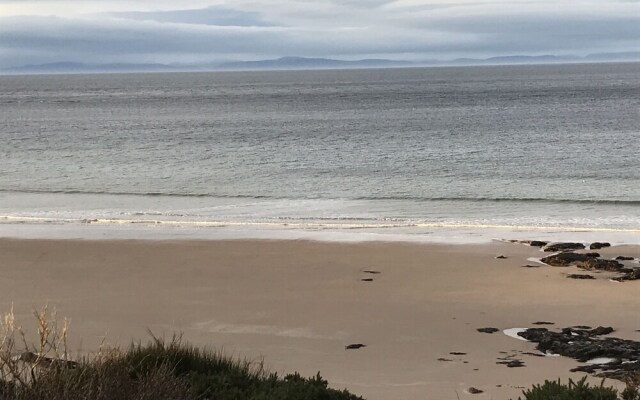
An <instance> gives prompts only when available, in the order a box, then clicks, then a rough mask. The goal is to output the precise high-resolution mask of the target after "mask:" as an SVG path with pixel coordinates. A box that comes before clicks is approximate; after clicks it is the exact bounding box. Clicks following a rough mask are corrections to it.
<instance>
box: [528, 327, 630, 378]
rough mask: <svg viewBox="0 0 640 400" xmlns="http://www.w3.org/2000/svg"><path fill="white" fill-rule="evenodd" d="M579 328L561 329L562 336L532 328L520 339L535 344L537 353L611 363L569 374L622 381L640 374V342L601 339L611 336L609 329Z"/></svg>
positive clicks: (582, 367)
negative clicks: (607, 360) (591, 374)
mask: <svg viewBox="0 0 640 400" xmlns="http://www.w3.org/2000/svg"><path fill="white" fill-rule="evenodd" d="M580 328H583V327H578V328H576V327H571V328H564V329H562V331H561V332H551V331H549V330H547V329H545V328H532V329H528V330H526V331H524V332H521V333H520V334H519V335H520V336H522V337H523V338H525V339H527V340H529V341H532V342H535V343H537V346H536V347H537V349H538V350H540V351H541V352H544V353H546V352H550V353H555V354H560V355H563V356H566V357H571V358H573V359H575V360H577V361H580V362H587V361H589V360H592V359H594V358H609V359H612V360H613V361H611V362H608V363H602V364H590V365H584V366H579V367H577V368H574V369H573V370H572V371H580V372H589V373H595V372H598V375H599V376H602V377H606V378H613V379H621V380H623V379H625V378H626V377H629V376H632V375H635V374H638V373H640V342H638V341H634V340H626V339H620V338H615V337H602V336H603V335H608V334H610V333H612V332H614V330H613V328H611V327H602V326H599V327H597V328H595V329H580Z"/></svg>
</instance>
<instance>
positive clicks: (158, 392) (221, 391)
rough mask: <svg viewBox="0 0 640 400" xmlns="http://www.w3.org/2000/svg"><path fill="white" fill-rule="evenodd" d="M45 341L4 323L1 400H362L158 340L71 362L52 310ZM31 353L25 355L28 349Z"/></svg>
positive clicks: (41, 329) (45, 319)
mask: <svg viewBox="0 0 640 400" xmlns="http://www.w3.org/2000/svg"><path fill="white" fill-rule="evenodd" d="M36 317H37V322H38V336H39V337H38V340H37V344H36V345H35V346H29V345H28V342H27V340H26V339H25V335H24V334H23V332H22V329H21V328H20V327H19V326H17V324H16V322H15V319H14V318H13V314H12V313H9V314H7V315H6V316H5V318H4V320H3V322H2V329H3V332H2V336H0V399H2V400H14V399H15V400H36V399H37V400H44V399H48V400H75V399H78V400H80V399H83V400H85V399H87V400H88V399H91V400H152V399H154V400H155V399H163V400H183V399H184V400H187V399H190V400H191V399H216V400H227V399H229V400H231V399H233V400H242V399H251V400H267V399H275V400H289V399H290V400H294V399H295V400H358V399H361V397H358V396H355V395H353V394H351V393H349V392H347V391H346V390H344V391H339V390H335V389H331V388H329V387H328V386H327V381H326V380H324V379H322V377H321V376H320V374H318V375H316V376H315V377H311V378H304V377H302V376H300V375H299V374H297V373H295V374H290V375H286V376H284V377H280V376H278V375H277V374H275V373H269V372H267V371H266V370H265V369H264V368H263V366H262V364H261V363H251V362H247V361H238V360H234V359H232V358H229V357H226V356H224V355H222V354H220V353H217V352H214V351H210V350H206V349H200V348H196V347H194V346H191V345H189V344H185V343H182V342H181V340H180V339H179V338H173V339H172V340H170V341H164V340H160V339H157V338H154V339H153V340H152V341H151V342H150V343H149V344H146V345H141V344H135V345H132V346H130V347H129V348H128V349H126V350H119V349H116V350H104V349H102V350H101V351H99V352H98V353H97V354H95V355H92V356H90V357H87V358H85V359H84V360H81V361H79V362H72V361H67V358H68V354H67V352H66V332H67V326H66V323H65V324H62V326H58V323H57V321H56V319H55V315H54V316H53V318H49V317H50V316H49V315H48V314H47V310H46V308H45V309H43V310H40V311H38V312H36ZM23 348H24V350H23Z"/></svg>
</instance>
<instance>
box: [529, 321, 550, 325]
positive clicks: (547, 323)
mask: <svg viewBox="0 0 640 400" xmlns="http://www.w3.org/2000/svg"><path fill="white" fill-rule="evenodd" d="M533 325H555V324H554V323H553V322H549V321H536V322H534V323H533Z"/></svg>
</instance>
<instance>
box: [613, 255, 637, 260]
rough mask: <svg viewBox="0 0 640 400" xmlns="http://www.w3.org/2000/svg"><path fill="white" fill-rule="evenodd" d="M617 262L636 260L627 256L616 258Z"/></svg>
mask: <svg viewBox="0 0 640 400" xmlns="http://www.w3.org/2000/svg"><path fill="white" fill-rule="evenodd" d="M616 260H619V261H631V260H635V258H633V257H627V256H618V257H616Z"/></svg>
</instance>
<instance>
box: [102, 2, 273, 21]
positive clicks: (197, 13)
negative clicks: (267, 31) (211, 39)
mask: <svg viewBox="0 0 640 400" xmlns="http://www.w3.org/2000/svg"><path fill="white" fill-rule="evenodd" d="M110 15H111V16H114V17H119V18H126V19H133V20H151V21H156V22H173V23H183V24H200V25H216V26H273V25H274V24H272V23H270V22H267V21H265V20H264V19H263V17H262V16H261V15H260V13H257V12H250V11H241V10H234V9H231V8H226V7H216V6H211V7H207V8H203V9H195V10H174V11H155V12H154V11H138V12H119V13H111V14H110Z"/></svg>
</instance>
